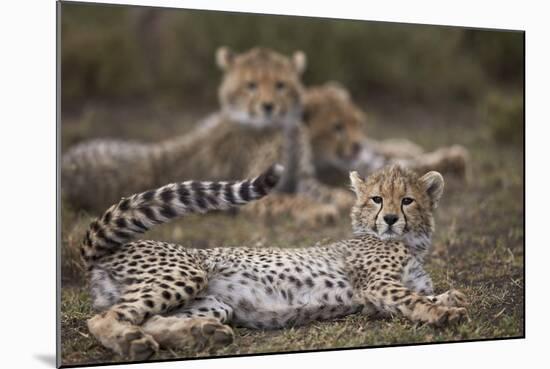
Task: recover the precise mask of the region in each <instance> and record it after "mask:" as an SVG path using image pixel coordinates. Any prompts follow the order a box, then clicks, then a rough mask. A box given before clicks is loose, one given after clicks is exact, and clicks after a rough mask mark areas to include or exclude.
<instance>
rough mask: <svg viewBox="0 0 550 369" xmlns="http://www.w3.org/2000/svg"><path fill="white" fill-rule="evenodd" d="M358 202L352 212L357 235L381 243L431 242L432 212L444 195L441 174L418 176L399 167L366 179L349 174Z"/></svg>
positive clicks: (385, 170) (386, 169)
mask: <svg viewBox="0 0 550 369" xmlns="http://www.w3.org/2000/svg"><path fill="white" fill-rule="evenodd" d="M350 179H351V187H352V189H353V191H354V192H355V194H356V202H355V205H354V206H353V208H352V211H351V220H352V225H353V230H354V232H355V233H356V234H360V235H361V234H370V235H373V236H376V237H377V238H379V239H381V240H408V239H411V238H412V239H418V238H424V239H429V238H430V236H431V234H432V232H433V227H434V221H433V211H434V209H435V208H436V207H437V204H438V202H439V199H440V198H441V195H442V194H443V186H444V181H443V177H442V176H441V174H439V173H438V172H433V171H432V172H428V173H426V174H425V175H423V176H421V177H419V176H418V175H417V174H416V173H414V172H413V171H411V170H408V169H405V168H402V167H400V166H398V165H393V166H390V167H386V168H384V169H382V170H380V171H378V172H376V173H373V174H372V175H370V176H369V177H368V178H366V179H362V178H360V177H359V175H358V174H357V172H351V173H350Z"/></svg>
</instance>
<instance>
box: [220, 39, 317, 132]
mask: <svg viewBox="0 0 550 369" xmlns="http://www.w3.org/2000/svg"><path fill="white" fill-rule="evenodd" d="M216 60H217V63H218V67H219V68H220V69H221V70H222V71H223V72H224V75H223V80H222V83H221V86H220V88H219V90H218V95H219V100H220V104H221V108H222V111H223V112H224V113H225V114H227V115H228V116H229V118H230V119H232V120H233V121H235V122H237V123H240V124H244V125H248V126H252V127H256V128H261V129H264V128H270V127H275V128H278V127H279V126H281V125H285V124H287V123H289V122H290V123H292V124H295V123H297V121H298V119H299V118H300V117H301V115H302V95H303V93H304V92H303V86H302V82H301V77H302V73H303V72H304V71H305V69H306V56H305V54H304V53H303V52H302V51H296V52H294V54H292V56H291V57H288V56H286V55H282V54H279V53H277V52H275V51H273V50H270V49H266V48H260V47H256V48H253V49H251V50H249V51H246V52H244V53H240V54H237V53H235V52H233V51H232V50H230V49H229V48H227V47H220V48H219V49H218V51H217V54H216Z"/></svg>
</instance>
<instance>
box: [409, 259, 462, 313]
mask: <svg viewBox="0 0 550 369" xmlns="http://www.w3.org/2000/svg"><path fill="white" fill-rule="evenodd" d="M401 281H402V282H403V284H404V285H405V287H407V288H408V289H410V290H413V291H415V292H417V293H419V294H420V295H424V296H426V297H427V298H428V299H429V300H430V301H431V302H433V303H434V304H436V305H443V306H451V307H466V306H468V302H467V299H466V296H465V295H464V294H463V293H462V292H460V291H457V290H455V289H450V290H449V291H447V292H444V293H442V294H439V295H434V291H433V283H432V279H431V277H430V275H429V274H428V273H427V272H426V271H425V270H424V268H423V267H422V265H420V264H419V263H412V264H411V267H410V268H407V269H406V271H405V274H404V276H403V278H402V279H401Z"/></svg>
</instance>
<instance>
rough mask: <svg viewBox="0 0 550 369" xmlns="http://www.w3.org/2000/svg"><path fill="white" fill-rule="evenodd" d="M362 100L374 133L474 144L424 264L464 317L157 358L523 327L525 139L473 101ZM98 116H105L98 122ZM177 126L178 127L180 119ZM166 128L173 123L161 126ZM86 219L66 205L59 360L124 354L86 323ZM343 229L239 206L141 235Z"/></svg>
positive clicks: (215, 241)
mask: <svg viewBox="0 0 550 369" xmlns="http://www.w3.org/2000/svg"><path fill="white" fill-rule="evenodd" d="M374 107H376V109H374ZM366 108H367V111H369V113H370V114H369V116H370V118H371V125H370V127H369V133H370V134H371V135H372V136H373V137H377V138H386V137H406V138H409V139H411V140H414V141H416V142H418V143H419V144H422V145H424V146H425V147H426V148H429V149H433V148H435V147H437V146H443V145H447V144H451V143H459V144H463V145H465V146H466V147H467V148H468V149H469V150H470V155H471V167H470V170H469V178H468V181H467V182H466V183H464V182H459V181H456V180H452V179H449V180H448V181H447V184H446V192H445V194H444V196H443V200H442V202H441V204H440V208H439V209H438V211H437V214H436V224H437V230H436V233H435V238H434V245H433V250H432V253H431V257H430V258H429V260H428V261H427V265H426V267H427V270H428V271H429V272H430V274H431V275H432V277H433V280H434V283H435V287H436V290H437V291H441V292H443V291H445V290H447V289H449V288H451V287H453V288H458V289H460V290H462V291H463V292H465V294H466V295H467V296H468V298H469V300H470V302H471V306H470V307H469V309H468V314H469V319H468V321H466V322H464V323H461V324H460V325H457V326H454V327H446V328H434V327H429V326H425V325H418V324H412V323H410V322H408V321H407V320H405V319H402V318H399V317H396V318H394V319H386V320H369V319H367V318H366V317H365V316H361V315H354V316H348V317H346V318H344V319H340V320H336V321H329V322H316V323H314V324H311V325H308V326H304V327H299V328H290V329H284V330H275V331H254V330H249V329H236V340H235V342H234V343H233V344H232V345H230V346H228V347H225V348H223V349H221V350H218V351H216V352H209V351H202V352H191V351H185V350H181V351H169V350H162V351H161V352H160V353H159V355H158V356H157V357H156V359H171V358H191V357H198V356H210V355H224V356H226V355H239V354H250V353H267V352H283V351H297V350H317V349H327V348H344V347H368V346H386V345H392V344H408V343H419V342H451V341H458V340H476V339H488V338H496V337H498V338H504V337H520V336H523V334H524V331H523V327H524V273H523V270H524V248H523V242H524V233H523V230H524V227H523V226H524V224H523V210H524V209H523V190H524V188H523V151H522V147H521V146H520V145H517V144H516V145H513V144H507V145H504V144H502V143H499V142H500V141H497V140H494V138H493V135H492V132H491V128H490V125H489V124H487V122H486V121H485V119H486V118H484V115H483V114H480V113H479V110H478V109H476V108H475V107H471V106H451V107H442V108H438V109H429V110H428V109H425V108H419V107H416V106H408V107H407V106H405V107H402V106H400V107H399V109H396V107H393V106H391V105H388V104H379V103H378V102H376V101H371V102H370V103H369V105H368V106H367V107H366ZM102 122H103V120H102ZM71 124H74V125H73V126H71V128H70V129H69V130H68V132H69V134H71V132H78V130H79V129H83V128H82V124H88V125H90V123H89V122H81V119H79V118H78V117H76V118H75V119H74V121H73V122H72V123H71ZM104 124H106V125H107V124H109V122H108V121H104ZM159 126H162V125H159ZM408 126H412V127H414V129H409V128H408ZM138 127H139V125H138V126H136V125H129V126H128V127H127V129H128V130H131V131H132V132H136V131H138V132H139V129H137V130H136V128H138ZM170 127H171V126H170ZM98 129H101V127H100V128H98ZM117 129H119V130H120V132H119V133H120V135H122V136H123V135H126V134H127V132H126V131H125V129H123V128H120V127H118V128H117ZM180 129H181V130H184V127H178V128H177V130H180ZM174 130H176V128H174ZM84 131H85V129H84ZM161 131H162V130H161ZM172 131H173V130H172V128H170V129H167V130H166V131H165V132H166V134H169V133H171V132H172ZM88 133H89V132H88ZM89 221H90V215H88V214H85V213H82V212H76V211H74V210H71V209H70V208H67V207H64V208H63V213H62V257H63V262H62V277H63V278H62V280H63V291H62V303H61V310H62V312H61V326H62V362H63V364H65V365H70V364H82V363H98V362H115V361H120V360H122V359H121V358H119V357H117V356H115V355H114V354H112V353H111V352H110V351H109V350H107V349H105V348H103V347H102V346H101V345H100V344H99V342H97V341H96V340H95V339H93V337H91V336H90V334H89V333H88V330H87V328H86V323H85V322H86V320H87V319H88V318H89V317H91V316H92V314H93V312H92V310H91V307H90V300H89V296H88V294H87V292H86V288H85V284H84V273H83V270H82V267H81V266H80V264H79V262H78V261H77V253H76V248H77V246H78V242H79V240H80V237H81V236H82V233H83V231H84V230H85V227H86V225H87V224H88V223H89ZM349 229H350V224H349V220H348V218H347V216H343V217H342V219H341V220H340V221H339V222H338V224H336V225H334V226H331V227H324V228H321V229H307V228H299V227H297V226H296V225H294V224H293V223H292V222H291V221H289V220H284V219H282V220H277V221H275V222H270V223H267V222H265V221H261V220H258V219H252V218H247V217H246V216H244V215H237V216H231V215H223V214H216V215H212V216H203V217H189V218H186V219H184V220H180V221H177V222H175V223H173V224H169V225H164V226H161V227H159V228H157V229H155V230H153V231H151V232H150V233H148V234H147V237H148V238H151V239H158V240H168V241H174V242H179V243H181V244H183V245H184V246H188V247H211V246H214V245H249V246H253V245H255V246H258V247H261V246H267V245H272V246H281V247H287V246H288V245H292V246H306V245H311V244H314V243H316V242H326V241H330V240H337V239H340V238H343V237H346V236H347V235H349ZM212 230H215V231H214V232H213V231H212Z"/></svg>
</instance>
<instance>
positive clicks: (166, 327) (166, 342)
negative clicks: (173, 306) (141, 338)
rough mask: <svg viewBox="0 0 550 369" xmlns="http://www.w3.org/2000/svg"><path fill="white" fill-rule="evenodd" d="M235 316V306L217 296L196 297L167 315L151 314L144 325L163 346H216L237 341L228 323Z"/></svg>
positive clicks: (144, 328)
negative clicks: (152, 315) (233, 307)
mask: <svg viewBox="0 0 550 369" xmlns="http://www.w3.org/2000/svg"><path fill="white" fill-rule="evenodd" d="M232 315H233V309H232V308H231V307H230V306H228V305H226V304H224V303H223V302H221V301H220V300H218V299H217V298H216V297H214V296H205V297H197V298H196V299H195V300H193V301H192V302H191V303H190V304H188V305H186V306H185V307H184V308H182V309H180V310H176V311H175V312H173V313H170V315H168V316H159V315H157V316H154V317H152V318H151V319H149V320H148V321H147V322H146V323H145V324H144V325H143V330H144V331H145V332H146V333H147V334H149V335H151V336H152V337H153V338H154V339H155V340H156V341H157V342H158V343H159V344H160V345H161V346H162V347H169V348H176V349H177V348H193V349H196V350H202V349H204V348H206V347H210V348H217V347H222V346H227V345H229V344H231V343H232V342H233V340H234V333H233V330H232V329H231V327H230V326H228V325H226V324H225V323H227V322H229V321H230V320H231V317H232Z"/></svg>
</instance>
